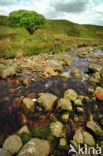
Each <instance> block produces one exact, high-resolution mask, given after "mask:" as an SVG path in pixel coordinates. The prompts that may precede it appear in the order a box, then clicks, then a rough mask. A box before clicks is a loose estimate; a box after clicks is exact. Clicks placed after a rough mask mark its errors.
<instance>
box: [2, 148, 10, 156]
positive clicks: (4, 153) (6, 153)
mask: <svg viewBox="0 0 103 156" xmlns="http://www.w3.org/2000/svg"><path fill="white" fill-rule="evenodd" d="M0 156H11V154H10V153H9V152H8V151H6V150H4V149H2V148H0Z"/></svg>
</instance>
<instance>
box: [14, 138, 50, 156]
mask: <svg viewBox="0 0 103 156" xmlns="http://www.w3.org/2000/svg"><path fill="white" fill-rule="evenodd" d="M49 152H50V144H49V142H48V141H47V140H41V139H37V138H33V139H31V140H30V141H29V142H28V143H26V144H25V145H24V147H23V148H22V149H21V151H20V152H19V153H18V154H17V156H48V154H49Z"/></svg>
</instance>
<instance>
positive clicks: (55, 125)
mask: <svg viewBox="0 0 103 156" xmlns="http://www.w3.org/2000/svg"><path fill="white" fill-rule="evenodd" d="M50 129H51V132H52V134H53V135H54V136H55V137H61V136H62V132H63V124H62V123H61V122H59V121H55V122H52V123H51V125H50Z"/></svg>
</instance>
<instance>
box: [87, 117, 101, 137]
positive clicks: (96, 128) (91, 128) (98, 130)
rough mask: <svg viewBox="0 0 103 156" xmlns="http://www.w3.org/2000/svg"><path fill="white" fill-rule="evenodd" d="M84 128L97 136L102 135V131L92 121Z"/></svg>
mask: <svg viewBox="0 0 103 156" xmlns="http://www.w3.org/2000/svg"><path fill="white" fill-rule="evenodd" d="M86 127H87V128H89V129H90V130H92V131H93V132H94V133H95V134H96V135H97V136H102V135H103V130H102V129H101V127H100V126H99V125H97V124H96V123H95V122H94V121H93V120H91V121H88V122H87V125H86Z"/></svg>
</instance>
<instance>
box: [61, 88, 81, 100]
mask: <svg viewBox="0 0 103 156" xmlns="http://www.w3.org/2000/svg"><path fill="white" fill-rule="evenodd" d="M77 97H78V95H77V93H76V92H75V90H73V89H68V90H66V91H65V93H64V98H68V99H69V100H71V101H75V100H76V99H77Z"/></svg>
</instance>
